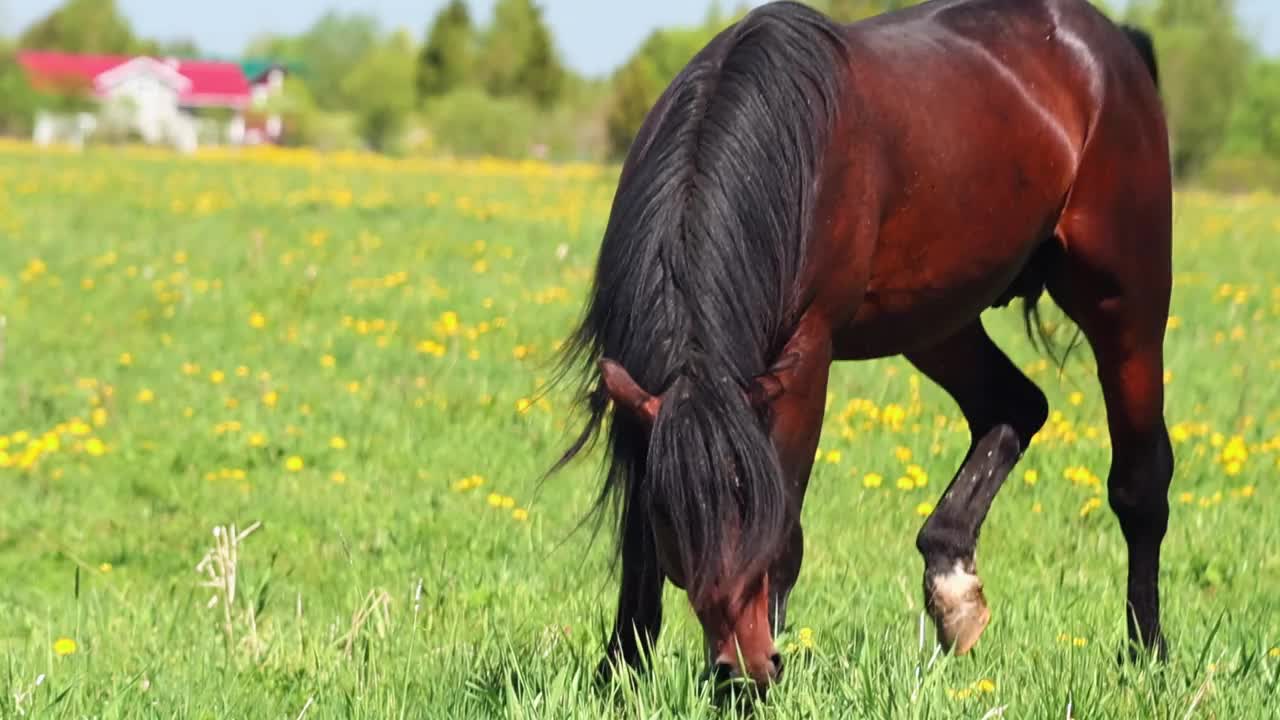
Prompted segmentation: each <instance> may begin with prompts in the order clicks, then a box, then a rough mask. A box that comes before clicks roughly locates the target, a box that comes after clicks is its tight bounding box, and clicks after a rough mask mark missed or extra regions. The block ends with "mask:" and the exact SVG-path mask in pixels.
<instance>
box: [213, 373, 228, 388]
mask: <svg viewBox="0 0 1280 720" xmlns="http://www.w3.org/2000/svg"><path fill="white" fill-rule="evenodd" d="M226 379H227V374H226V373H224V372H222V371H221V370H214V371H213V372H211V373H209V382H211V383H213V384H214V385H220V384H221V383H222V381H223V380H226Z"/></svg>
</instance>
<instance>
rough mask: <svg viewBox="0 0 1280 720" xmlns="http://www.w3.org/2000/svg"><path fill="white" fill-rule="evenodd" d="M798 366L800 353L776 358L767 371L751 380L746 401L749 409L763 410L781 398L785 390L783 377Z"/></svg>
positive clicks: (791, 353) (790, 353)
mask: <svg viewBox="0 0 1280 720" xmlns="http://www.w3.org/2000/svg"><path fill="white" fill-rule="evenodd" d="M798 364H800V353H798V352H789V353H786V354H785V355H783V356H782V357H781V358H778V362H776V363H774V364H773V366H772V367H770V368H769V369H768V370H767V371H765V372H764V373H761V374H760V375H757V376H755V377H754V378H752V380H751V386H750V387H749V388H747V399H748V400H750V401H751V407H753V408H755V409H756V410H764V409H765V408H767V407H769V406H770V405H772V404H773V401H774V400H777V399H778V398H780V397H782V394H783V393H784V392H786V390H787V387H786V381H785V377H786V375H787V374H788V373H789V372H790V371H791V370H793V369H795V367H796V365H798Z"/></svg>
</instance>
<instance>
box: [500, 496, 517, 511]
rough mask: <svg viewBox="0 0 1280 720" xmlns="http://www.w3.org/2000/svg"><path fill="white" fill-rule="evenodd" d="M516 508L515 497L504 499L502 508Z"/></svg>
mask: <svg viewBox="0 0 1280 720" xmlns="http://www.w3.org/2000/svg"><path fill="white" fill-rule="evenodd" d="M515 506H516V499H515V498H513V497H504V498H502V507H504V508H507V509H511V508H513V507H515Z"/></svg>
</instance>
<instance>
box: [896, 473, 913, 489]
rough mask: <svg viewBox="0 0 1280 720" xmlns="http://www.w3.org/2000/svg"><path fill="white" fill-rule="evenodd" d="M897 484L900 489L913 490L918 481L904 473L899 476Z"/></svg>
mask: <svg viewBox="0 0 1280 720" xmlns="http://www.w3.org/2000/svg"><path fill="white" fill-rule="evenodd" d="M897 485H898V489H899V490H912V489H914V488H915V486H916V481H915V480H912V479H911V478H909V477H907V476H906V475H903V476H902V477H900V478H898V483H897Z"/></svg>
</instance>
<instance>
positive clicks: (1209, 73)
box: [1128, 0, 1253, 179]
mask: <svg viewBox="0 0 1280 720" xmlns="http://www.w3.org/2000/svg"><path fill="white" fill-rule="evenodd" d="M1235 10H1236V8H1235V0H1146V2H1143V3H1139V4H1136V5H1134V6H1133V7H1131V8H1130V11H1129V16H1128V19H1129V20H1130V21H1131V22H1135V23H1136V24H1140V25H1143V26H1144V27H1146V28H1147V29H1148V30H1149V31H1150V32H1151V34H1152V35H1153V37H1154V40H1155V45H1156V50H1157V54H1158V56H1159V59H1160V78H1161V85H1162V95H1163V96H1164V102H1165V112H1166V114H1167V115H1168V119H1169V132H1170V135H1171V136H1172V153H1173V170H1174V174H1175V175H1176V176H1177V177H1179V178H1182V179H1185V178H1187V177H1189V176H1191V175H1193V174H1195V173H1196V172H1197V171H1199V170H1201V169H1202V168H1203V167H1204V166H1205V164H1206V163H1208V161H1209V160H1210V159H1211V158H1212V157H1213V155H1214V154H1215V153H1217V152H1218V150H1219V149H1221V148H1222V145H1223V142H1224V141H1225V139H1226V131H1227V123H1228V122H1229V120H1230V117H1231V113H1232V108H1233V107H1234V106H1235V101H1236V98H1237V97H1238V95H1239V93H1240V91H1241V90H1242V88H1243V85H1244V83H1243V80H1244V77H1245V73H1246V70H1247V68H1248V65H1249V62H1250V58H1251V57H1252V55H1253V49H1252V48H1251V47H1250V46H1249V43H1248V41H1247V40H1246V39H1245V38H1244V36H1243V34H1242V33H1241V31H1240V27H1239V24H1238V22H1239V21H1238V20H1237V16H1236V12H1235Z"/></svg>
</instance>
